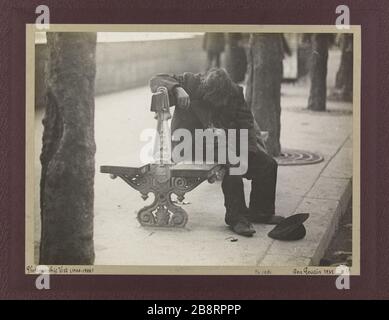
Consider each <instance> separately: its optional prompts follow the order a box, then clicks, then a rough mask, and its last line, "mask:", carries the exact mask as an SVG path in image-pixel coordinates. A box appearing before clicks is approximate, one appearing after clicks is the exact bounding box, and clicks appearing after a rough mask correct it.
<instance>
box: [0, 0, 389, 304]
mask: <svg viewBox="0 0 389 320" xmlns="http://www.w3.org/2000/svg"><path fill="white" fill-rule="evenodd" d="M341 2H342V4H348V5H349V7H350V10H351V23H352V24H355V25H361V26H362V84H361V86H362V88H361V95H362V96H361V117H362V120H361V131H362V132H361V137H362V138H361V153H362V156H361V183H362V186H361V276H358V277H352V279H351V290H349V291H338V290H337V289H336V288H335V284H334V282H335V278H334V277H328V276H327V277H292V276H271V277H253V276H84V275H80V276H72V277H67V276H53V277H52V280H51V290H48V291H38V290H36V289H35V286H34V282H35V277H34V276H26V275H25V274H24V252H25V250H24V228H25V216H24V205H25V202H24V183H25V170H24V168H25V160H24V159H25V30H26V28H25V24H26V23H34V21H35V18H36V15H35V7H36V6H37V5H39V4H41V3H40V1H26V0H24V1H23V0H5V1H2V4H1V5H0V39H1V49H0V50H1V59H2V61H1V64H0V68H1V69H0V86H1V95H0V101H1V109H0V150H1V165H0V201H1V204H0V232H1V233H0V255H1V257H0V297H4V298H33V299H36V298H51V299H53V298H57V299H58V298H133V299H134V298H137V299H146V298H149V299H151V298H157V299H177V298H180V299H184V298H197V299H220V298H223V299H264V298H305V299H307V298H313V299H318V298H340V299H344V298H378V297H384V296H386V297H389V289H388V288H389V273H388V265H389V254H388V251H389V249H388V248H389V246H388V243H389V232H388V230H387V229H388V227H387V226H388V225H389V214H388V212H387V210H386V207H388V199H389V197H388V196H387V190H389V188H387V187H388V183H389V164H388V159H389V154H387V153H389V151H388V148H387V147H386V145H387V144H386V143H385V141H388V139H387V138H388V136H389V130H388V123H389V119H388V120H387V119H385V118H388V117H389V112H388V111H387V110H388V108H387V101H389V96H388V95H389V91H388V89H387V88H388V87H389V86H388V74H389V72H388V64H389V62H388V56H389V55H388V46H389V43H386V42H385V39H386V38H387V31H388V19H387V17H388V16H389V6H387V2H386V1H385V0H382V1H378V0H376V1H362V0H361V1H359V0H354V1H345V0H343V1H341ZM45 4H47V5H48V6H49V8H50V18H51V21H50V22H51V23H106V24H110V23H121V24H126V23H129V24H134V23H137V24H140V23H169V24H173V23H178V24H179V23H185V24H196V23H201V24H334V22H335V18H336V16H335V8H336V6H337V5H339V4H341V3H339V0H335V1H334V0H320V1H312V0H300V1H297V0H294V1H292V0H272V1H205V0H204V1H203V0H201V1H200V0H196V1H168V0H165V1H155V0H153V1H151V0H140V1H131V2H130V3H129V1H112V0H111V1H108V0H106V1H103V0H99V1H80V0H78V1H72V0H68V1H47V2H46V3H45ZM378 152H379V156H378ZM4 159H5V161H3V160H4ZM385 187H386V188H385Z"/></svg>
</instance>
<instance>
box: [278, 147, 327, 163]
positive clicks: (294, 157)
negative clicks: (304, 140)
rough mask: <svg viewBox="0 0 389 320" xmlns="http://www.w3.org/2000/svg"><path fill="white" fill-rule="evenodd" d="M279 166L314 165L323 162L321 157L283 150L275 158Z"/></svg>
mask: <svg viewBox="0 0 389 320" xmlns="http://www.w3.org/2000/svg"><path fill="white" fill-rule="evenodd" d="M275 159H276V161H277V163H278V165H279V166H301V165H307V164H315V163H319V162H322V161H323V160H324V158H323V156H321V155H319V154H317V153H313V152H310V151H305V150H293V149H284V150H282V151H281V154H280V155H279V156H278V157H275Z"/></svg>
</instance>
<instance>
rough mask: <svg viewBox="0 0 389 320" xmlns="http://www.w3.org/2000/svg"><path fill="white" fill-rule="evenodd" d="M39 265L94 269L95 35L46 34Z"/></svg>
mask: <svg viewBox="0 0 389 320" xmlns="http://www.w3.org/2000/svg"><path fill="white" fill-rule="evenodd" d="M47 46H48V49H49V64H48V75H47V77H48V83H47V96H46V113H45V117H44V119H43V126H44V131H43V146H42V153H41V163H42V175H41V222H42V234H41V244H40V261H39V263H40V264H46V265H48V264H65V265H66V264H75V265H79V264H86V265H88V264H93V262H94V247H93V202H94V191H93V187H94V173H95V160H94V156H95V151H96V146H95V141H94V79H95V72H96V66H95V51H96V33H71V32H64V33H54V32H53V33H52V32H48V33H47Z"/></svg>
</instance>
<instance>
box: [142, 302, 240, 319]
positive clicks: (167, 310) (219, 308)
mask: <svg viewBox="0 0 389 320" xmlns="http://www.w3.org/2000/svg"><path fill="white" fill-rule="evenodd" d="M241 309H242V306H241V305H239V304H219V305H218V304H198V305H197V304H192V305H191V307H190V308H185V307H173V306H158V305H157V304H154V306H150V307H147V314H148V315H170V316H174V317H176V318H178V317H179V316H180V315H182V314H191V315H216V314H224V315H236V314H238V312H239V311H240V310H241Z"/></svg>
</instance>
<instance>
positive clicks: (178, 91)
mask: <svg viewBox="0 0 389 320" xmlns="http://www.w3.org/2000/svg"><path fill="white" fill-rule="evenodd" d="M174 94H175V96H176V105H177V107H179V108H181V109H184V110H186V109H188V108H189V105H190V99H189V94H188V93H187V92H186V91H185V90H184V89H183V88H181V87H176V88H175V89H174Z"/></svg>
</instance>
